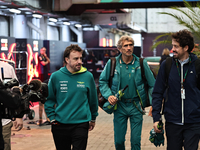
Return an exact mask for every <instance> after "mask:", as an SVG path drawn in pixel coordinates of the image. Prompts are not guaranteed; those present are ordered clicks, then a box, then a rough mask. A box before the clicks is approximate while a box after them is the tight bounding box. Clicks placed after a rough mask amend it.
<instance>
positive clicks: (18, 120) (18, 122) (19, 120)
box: [13, 118, 23, 131]
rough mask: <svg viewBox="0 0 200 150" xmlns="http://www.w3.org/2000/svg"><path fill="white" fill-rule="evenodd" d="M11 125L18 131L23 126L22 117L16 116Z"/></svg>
mask: <svg viewBox="0 0 200 150" xmlns="http://www.w3.org/2000/svg"><path fill="white" fill-rule="evenodd" d="M13 126H14V127H15V129H17V130H18V131H20V130H21V129H22V128H23V119H22V118H16V120H15V121H13Z"/></svg>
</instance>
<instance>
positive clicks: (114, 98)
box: [108, 95, 117, 105]
mask: <svg viewBox="0 0 200 150" xmlns="http://www.w3.org/2000/svg"><path fill="white" fill-rule="evenodd" d="M108 101H109V103H110V104H111V105H115V104H116V103H117V98H116V97H115V96H114V95H111V96H109V97H108Z"/></svg>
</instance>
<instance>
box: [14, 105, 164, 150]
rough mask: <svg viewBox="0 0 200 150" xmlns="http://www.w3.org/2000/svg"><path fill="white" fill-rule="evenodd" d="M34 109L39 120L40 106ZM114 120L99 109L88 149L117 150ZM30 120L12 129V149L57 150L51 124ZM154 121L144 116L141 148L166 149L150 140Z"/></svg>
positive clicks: (128, 140) (128, 145) (128, 137)
mask: <svg viewBox="0 0 200 150" xmlns="http://www.w3.org/2000/svg"><path fill="white" fill-rule="evenodd" d="M33 109H34V110H35V112H36V116H35V119H34V120H37V119H38V106H35V107H34V108H33ZM147 111H148V109H147ZM34 120H33V121H34ZM112 120H113V115H108V114H106V113H105V112H104V111H102V110H101V109H99V116H98V117H97V122H96V126H95V128H94V130H93V131H90V132H89V139H88V146H87V150H115V148H114V137H113V124H112ZM29 121H30V120H25V121H24V128H23V129H22V130H21V131H15V130H14V129H13V130H12V138H11V142H12V150H56V148H55V146H54V142H53V138H52V134H51V130H50V125H46V126H41V127H39V126H37V125H35V124H27V122H29ZM152 122H153V121H152V118H151V117H148V116H147V115H145V116H144V122H143V130H142V141H141V149H142V150H165V149H166V146H161V147H155V146H154V145H153V144H152V143H151V142H150V141H149V132H150V130H151V129H152V126H153V123H152ZM28 126H29V127H30V128H31V129H30V130H27V127H28ZM165 143H166V141H165ZM126 150H131V147H130V128H128V130H127V134H126Z"/></svg>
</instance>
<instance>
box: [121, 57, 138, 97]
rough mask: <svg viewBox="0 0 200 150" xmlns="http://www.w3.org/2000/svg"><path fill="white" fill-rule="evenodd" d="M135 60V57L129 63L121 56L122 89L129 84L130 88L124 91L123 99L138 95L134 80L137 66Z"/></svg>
mask: <svg viewBox="0 0 200 150" xmlns="http://www.w3.org/2000/svg"><path fill="white" fill-rule="evenodd" d="M134 61H135V58H134V57H133V60H132V61H131V62H130V63H129V64H126V63H125V62H124V61H123V60H122V58H120V83H121V84H120V89H123V88H124V87H125V86H126V85H127V84H128V88H127V89H126V90H125V91H124V96H123V97H122V99H133V98H135V97H138V95H137V92H136V86H135V81H134V76H135V66H136V65H135V63H134Z"/></svg>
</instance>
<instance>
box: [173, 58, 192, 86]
mask: <svg viewBox="0 0 200 150" xmlns="http://www.w3.org/2000/svg"><path fill="white" fill-rule="evenodd" d="M190 64H191V58H190V57H189V67H188V69H187V71H186V72H185V75H184V78H183V81H181V88H183V83H184V82H185V78H186V76H187V73H188V70H189V68H190ZM176 67H177V69H178V74H179V76H180V77H181V74H180V70H179V67H178V61H177V59H176Z"/></svg>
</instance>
